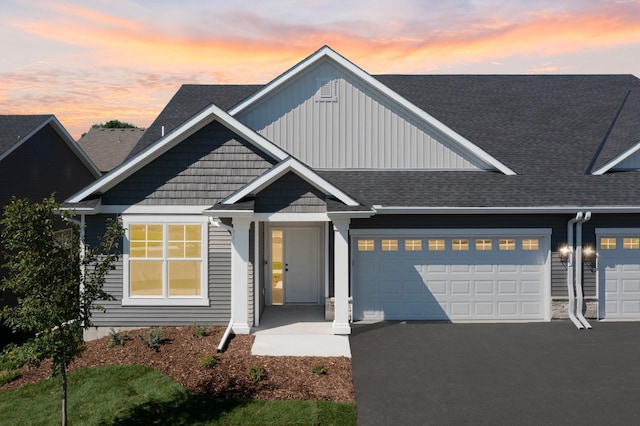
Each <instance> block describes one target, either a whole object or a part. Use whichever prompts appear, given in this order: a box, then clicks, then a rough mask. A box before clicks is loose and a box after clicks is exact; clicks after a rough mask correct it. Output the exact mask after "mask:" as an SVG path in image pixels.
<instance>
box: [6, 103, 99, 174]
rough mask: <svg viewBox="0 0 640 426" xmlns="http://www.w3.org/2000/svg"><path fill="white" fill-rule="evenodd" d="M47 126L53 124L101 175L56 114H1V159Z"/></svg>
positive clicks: (73, 150) (58, 133)
mask: <svg viewBox="0 0 640 426" xmlns="http://www.w3.org/2000/svg"><path fill="white" fill-rule="evenodd" d="M45 126H51V128H52V129H53V130H54V131H55V133H56V134H57V135H58V136H59V137H60V139H62V141H63V142H64V143H65V144H66V145H67V146H68V147H69V149H71V151H72V152H73V153H74V155H75V156H76V157H78V159H79V160H80V161H81V162H82V164H84V166H85V167H86V168H87V169H88V170H89V172H90V173H91V174H92V175H93V176H94V177H98V176H100V175H101V173H100V171H99V170H98V168H97V167H96V165H95V164H94V163H93V162H92V161H91V159H90V158H89V157H88V156H87V154H86V153H85V152H84V151H83V150H82V149H81V148H80V147H79V146H78V144H77V142H76V141H75V140H74V139H73V138H72V137H71V135H70V134H69V132H67V130H66V129H65V128H64V126H63V125H62V123H60V121H58V119H57V118H56V117H55V116H54V115H0V161H2V160H4V159H5V158H6V157H8V156H9V154H11V153H12V152H13V151H15V150H16V149H18V148H19V147H20V146H21V145H22V144H24V143H27V142H28V141H29V139H30V138H31V137H33V136H34V135H36V134H37V133H38V132H40V131H41V130H42V129H43V128H44V127H45Z"/></svg>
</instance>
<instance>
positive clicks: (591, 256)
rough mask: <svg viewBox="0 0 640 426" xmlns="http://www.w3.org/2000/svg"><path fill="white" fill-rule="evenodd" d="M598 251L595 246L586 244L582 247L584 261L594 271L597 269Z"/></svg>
mask: <svg viewBox="0 0 640 426" xmlns="http://www.w3.org/2000/svg"><path fill="white" fill-rule="evenodd" d="M597 256H598V253H597V252H596V250H595V249H594V248H593V246H584V247H583V248H582V263H584V264H585V265H587V267H588V268H589V269H590V270H591V272H594V271H595V270H596V257H597Z"/></svg>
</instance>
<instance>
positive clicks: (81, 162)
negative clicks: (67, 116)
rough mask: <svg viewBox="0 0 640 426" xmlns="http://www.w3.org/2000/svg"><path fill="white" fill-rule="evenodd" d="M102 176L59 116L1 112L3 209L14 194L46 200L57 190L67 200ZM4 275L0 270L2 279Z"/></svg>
mask: <svg viewBox="0 0 640 426" xmlns="http://www.w3.org/2000/svg"><path fill="white" fill-rule="evenodd" d="M99 176H100V172H99V171H98V169H97V168H96V166H95V165H94V164H93V163H92V162H91V160H90V159H89V157H87V155H86V154H85V153H84V151H82V149H80V147H78V144H77V143H76V142H75V141H74V140H73V138H72V137H71V135H69V133H68V132H67V131H66V130H65V128H64V127H63V126H62V124H61V123H60V122H59V121H58V120H57V119H56V117H55V116H53V115H0V182H2V183H1V184H0V208H1V209H4V206H6V205H7V204H8V203H9V200H10V199H11V197H14V196H15V197H17V198H24V197H29V198H30V199H31V200H33V201H42V200H43V199H44V198H47V197H49V196H50V195H51V194H52V193H53V192H55V193H56V199H57V200H59V201H63V200H65V199H66V198H67V197H69V196H70V195H72V194H74V193H75V192H77V191H79V190H80V189H81V188H83V187H85V186H87V185H88V184H90V183H91V182H93V181H95V180H96V178H97V177H99ZM3 252H4V249H3V247H2V246H1V245H0V253H3ZM3 262H4V259H3V255H1V254H0V264H2V263H3ZM3 276H4V269H0V279H2V277H3ZM3 303H15V298H14V297H13V296H12V295H10V294H4V295H3Z"/></svg>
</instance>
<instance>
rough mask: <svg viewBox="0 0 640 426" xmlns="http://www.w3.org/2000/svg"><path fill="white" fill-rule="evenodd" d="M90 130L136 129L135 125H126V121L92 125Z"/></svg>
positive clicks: (111, 121)
mask: <svg viewBox="0 0 640 426" xmlns="http://www.w3.org/2000/svg"><path fill="white" fill-rule="evenodd" d="M91 128H92V129H137V128H138V127H137V126H136V125H135V124H132V123H127V122H126V121H120V120H110V121H107V122H106V123H100V124H93V125H92V126H91Z"/></svg>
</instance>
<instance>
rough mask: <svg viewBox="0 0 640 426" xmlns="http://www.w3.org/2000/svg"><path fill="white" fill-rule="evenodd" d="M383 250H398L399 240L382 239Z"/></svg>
mask: <svg viewBox="0 0 640 426" xmlns="http://www.w3.org/2000/svg"><path fill="white" fill-rule="evenodd" d="M382 251H398V240H382Z"/></svg>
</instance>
